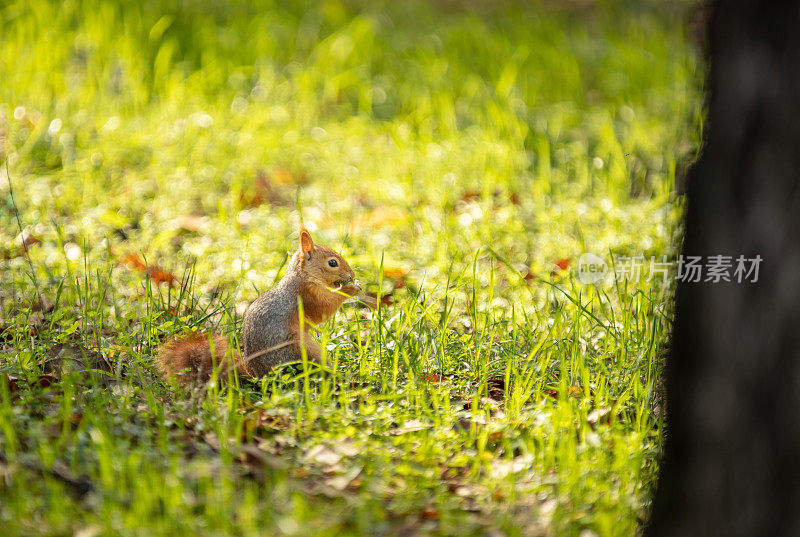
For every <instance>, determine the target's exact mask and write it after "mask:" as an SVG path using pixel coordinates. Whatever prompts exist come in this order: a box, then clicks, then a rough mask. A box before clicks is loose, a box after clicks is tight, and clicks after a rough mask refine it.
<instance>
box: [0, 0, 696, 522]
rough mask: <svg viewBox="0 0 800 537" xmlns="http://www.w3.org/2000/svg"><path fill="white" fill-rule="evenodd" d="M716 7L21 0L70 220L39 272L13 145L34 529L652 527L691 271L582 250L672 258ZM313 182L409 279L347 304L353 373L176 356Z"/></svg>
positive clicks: (9, 293) (338, 342) (1, 88)
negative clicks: (596, 259)
mask: <svg viewBox="0 0 800 537" xmlns="http://www.w3.org/2000/svg"><path fill="white" fill-rule="evenodd" d="M395 4H401V5H395ZM471 9H473V11H471ZM689 9H690V6H689V5H686V6H681V7H679V8H675V7H666V6H661V5H659V4H650V3H644V4H642V3H615V4H608V5H607V4H604V3H598V4H594V3H579V2H576V3H574V4H567V5H565V6H559V5H557V4H556V3H553V4H549V3H548V4H544V5H538V6H537V5H533V6H526V5H525V4H520V5H518V4H516V3H513V2H509V3H506V2H501V3H498V4H496V5H495V4H494V3H483V2H464V3H463V5H462V3H460V2H438V3H437V2H411V3H408V4H407V3H402V2H398V3H394V2H391V3H389V2H387V3H386V4H385V5H383V6H380V5H379V4H377V3H373V2H357V1H347V2H337V1H327V2H308V3H307V5H300V3H298V2H291V3H286V2H274V3H273V2H231V3H230V4H228V5H225V6H223V5H221V4H217V3H210V2H189V1H186V2H159V1H152V2H147V3H140V2H132V1H129V2H106V1H99V0H85V1H70V0H67V1H65V2H46V1H44V0H25V1H11V2H3V3H2V4H0V35H2V41H0V79H2V82H0V157H1V158H2V160H3V161H6V162H7V166H8V168H7V169H8V174H9V175H10V184H11V185H13V187H14V194H15V196H14V197H15V201H16V206H17V207H18V208H19V217H20V219H21V221H22V225H23V226H25V227H26V228H27V232H28V233H30V234H31V235H32V236H34V237H35V238H36V239H38V241H40V242H35V241H29V242H31V244H30V247H29V250H30V259H31V262H32V264H33V266H34V270H35V278H33V277H32V274H31V270H30V268H29V265H28V261H27V259H26V257H25V256H24V255H22V250H21V246H20V245H21V242H20V238H18V237H17V235H18V233H19V229H18V228H17V221H16V217H15V210H14V204H12V201H11V196H10V189H9V180H8V179H9V178H8V177H7V176H6V171H5V167H4V169H3V171H1V172H0V204H1V205H0V319H1V320H0V332H1V333H2V335H0V457H2V458H0V525H2V527H4V528H5V533H6V534H8V535H31V534H41V535H73V534H74V535H82V536H84V537H85V536H89V535H148V536H149V535H186V534H200V535H272V534H286V535H334V534H337V535H346V534H352V535H409V534H431V535H470V534H475V535H485V534H488V535H509V536H511V535H584V536H585V535H591V534H587V533H584V532H586V531H591V532H594V533H596V534H598V535H631V534H634V533H635V532H636V531H637V528H638V527H639V526H640V524H641V521H642V520H643V519H644V518H645V517H646V515H647V511H648V506H649V504H650V499H651V496H652V490H653V487H654V484H655V478H656V474H657V471H658V457H659V453H660V450H661V446H662V441H663V430H664V415H663V411H662V410H661V402H660V401H661V391H660V390H661V389H660V384H659V380H658V379H659V374H660V371H661V368H662V364H663V357H664V354H665V346H666V344H667V340H668V336H669V331H670V319H671V311H672V305H671V293H672V287H673V286H672V284H671V283H669V282H667V283H665V282H663V281H660V280H658V279H655V280H653V281H651V282H647V281H646V280H645V279H642V280H641V281H638V282H627V283H626V282H620V283H619V284H618V285H615V284H613V283H612V282H611V281H610V280H608V281H607V282H606V283H605V284H604V285H602V286H599V287H594V286H586V285H583V284H581V283H579V282H578V281H577V279H576V278H575V275H574V273H573V272H571V271H569V270H567V271H560V272H558V273H556V274H551V271H552V269H553V263H554V262H555V261H557V260H560V259H572V260H573V268H574V264H575V263H576V262H577V259H578V257H579V256H580V255H581V254H582V253H583V252H587V251H590V252H595V253H597V254H600V255H602V256H604V257H606V258H607V259H608V260H609V261H610V260H611V255H612V254H614V255H629V256H630V255H644V256H647V257H649V256H661V255H668V256H674V252H675V250H676V246H677V242H678V237H679V234H680V229H679V222H680V216H681V214H682V201H681V198H680V196H679V195H678V194H677V193H676V178H677V177H679V176H680V174H681V172H682V170H683V169H685V166H686V164H687V162H688V161H689V160H690V159H691V158H692V157H693V155H694V154H695V153H696V151H697V149H698V145H699V139H700V136H701V129H702V117H703V109H702V93H701V92H702V87H701V80H702V70H703V66H702V65H701V64H700V63H699V60H698V59H697V55H696V52H695V51H694V50H693V49H692V47H691V45H690V44H689V39H688V36H687V32H686V31H685V30H684V29H683V24H684V22H685V21H686V20H688V16H687V13H686V11H687V10H689ZM298 187H299V191H298ZM298 201H299V203H300V205H301V206H302V216H303V221H304V223H305V225H306V226H307V227H308V228H309V229H310V230H311V231H312V233H313V234H314V235H315V239H316V240H317V242H319V243H322V244H327V245H330V246H332V247H334V248H336V249H338V250H341V251H342V252H343V254H344V255H345V257H346V258H347V259H348V260H349V261H350V264H351V265H352V266H353V267H354V268H356V272H357V276H358V277H359V279H361V280H362V282H364V283H365V284H366V285H367V287H368V290H369V291H370V292H372V293H375V294H387V295H389V296H390V300H387V301H386V302H391V303H388V304H384V306H383V307H381V308H380V309H379V310H377V311H374V310H371V309H368V308H366V307H363V306H360V305H358V304H349V305H346V306H345V307H343V308H342V310H341V312H340V313H339V314H337V316H336V318H335V319H334V320H332V321H331V322H329V323H327V324H326V325H325V326H324V327H323V329H322V332H321V335H320V339H321V341H322V342H323V343H325V345H326V346H327V348H328V358H329V360H330V361H331V362H332V366H331V368H330V370H329V371H327V372H324V371H319V370H318V369H317V368H315V367H313V366H308V367H302V366H288V367H285V368H282V369H280V370H278V371H275V372H274V373H271V374H270V375H269V376H268V377H266V378H264V379H263V380H261V381H259V382H254V383H249V382H244V381H243V382H241V383H238V384H237V385H235V386H231V387H222V388H220V387H217V386H212V387H211V388H210V389H209V390H207V391H205V390H200V391H194V392H186V391H181V390H179V389H177V388H175V387H173V386H169V385H166V384H164V383H163V382H161V381H160V380H159V379H158V378H157V377H156V375H155V372H154V368H153V355H154V353H155V352H156V351H157V348H158V346H159V345H160V344H161V342H162V341H164V340H165V339H166V338H169V337H172V336H174V335H180V334H186V333H189V332H192V331H196V330H221V331H223V332H225V333H227V334H229V335H230V336H231V337H232V338H234V339H235V338H236V337H237V331H238V328H239V327H240V326H241V320H242V315H243V312H244V308H245V307H246V305H247V304H248V302H249V301H251V300H253V299H254V298H255V297H256V296H257V295H258V292H259V291H264V290H266V289H268V288H269V287H270V286H271V285H273V284H274V282H276V281H277V279H278V278H280V276H281V275H282V274H283V271H284V262H285V259H286V251H287V250H290V249H293V248H294V247H295V241H296V240H297V230H298V226H299V224H300V214H299V212H298V211H297V202H298ZM137 260H139V261H142V262H143V263H146V264H147V265H148V267H149V268H150V269H151V270H150V272H147V271H144V270H141V269H137V268H136V262H137ZM154 267H157V268H158V269H159V270H162V271H165V272H167V273H171V274H173V275H174V276H175V277H176V282H175V285H173V286H169V285H167V284H166V283H161V284H159V283H158V282H159V281H160V280H163V279H164V274H163V273H159V272H157V271H154V270H153V268H154ZM148 274H150V275H151V276H152V277H148ZM525 276H527V278H525ZM34 282H35V283H36V285H34ZM37 287H38V293H40V294H41V295H42V297H43V298H44V299H45V301H46V302H47V303H48V304H50V305H52V308H49V307H48V308H45V309H44V310H41V309H40V308H39V309H37V308H35V307H32V304H34V303H35V297H36V294H37ZM595 411H599V414H600V417H599V418H598V412H595Z"/></svg>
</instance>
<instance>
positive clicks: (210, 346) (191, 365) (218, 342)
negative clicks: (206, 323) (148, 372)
mask: <svg viewBox="0 0 800 537" xmlns="http://www.w3.org/2000/svg"><path fill="white" fill-rule="evenodd" d="M215 368H216V370H217V371H218V376H219V378H221V379H226V378H227V377H228V374H229V373H231V372H232V371H233V370H236V372H237V374H239V375H242V376H249V373H248V371H247V366H246V364H243V363H242V361H241V356H240V354H239V351H238V350H236V349H229V346H228V340H227V338H226V337H225V336H222V335H220V334H214V335H213V336H211V338H210V342H209V335H208V334H195V335H192V336H190V337H188V338H186V339H183V340H178V341H172V342H170V343H169V344H167V345H166V346H165V347H163V348H162V349H161V351H160V352H159V353H158V355H157V356H156V369H157V370H158V372H159V373H160V374H161V376H162V377H164V378H165V379H174V380H176V381H177V382H179V383H181V384H192V383H196V382H208V380H209V379H210V378H211V374H212V372H213V371H214V369H215Z"/></svg>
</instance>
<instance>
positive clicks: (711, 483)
mask: <svg viewBox="0 0 800 537" xmlns="http://www.w3.org/2000/svg"><path fill="white" fill-rule="evenodd" d="M709 39H710V43H709V44H710V55H711V58H710V61H711V66H710V75H709V86H710V89H711V95H710V101H709V110H708V122H707V124H706V126H707V130H706V134H707V137H706V146H705V149H704V151H703V154H702V156H701V158H700V160H699V161H698V162H697V164H696V165H695V167H694V168H693V169H692V170H691V171H690V173H689V178H688V184H687V197H688V212H687V215H686V235H685V239H684V246H683V254H684V256H686V255H700V256H704V262H706V266H707V260H708V256H712V255H717V254H723V255H728V256H733V259H734V265H735V260H736V258H737V257H738V256H739V255H744V257H745V258H750V259H751V258H755V257H756V256H759V255H760V256H761V258H762V259H763V261H762V263H761V265H760V273H759V277H758V281H757V282H755V283H753V282H752V281H748V282H742V283H737V282H735V281H733V282H730V283H725V282H721V283H711V282H701V283H689V282H680V283H679V284H678V289H677V297H676V300H677V302H676V319H675V330H674V337H673V345H672V350H671V354H670V356H669V357H668V360H667V366H666V386H667V420H668V426H667V431H666V443H665V453H664V458H663V465H662V469H661V474H660V477H659V483H658V489H657V491H656V494H655V499H654V505H653V509H652V516H651V520H650V524H649V526H648V527H647V528H646V531H645V533H646V534H647V535H650V536H652V537H661V536H667V535H670V536H680V537H687V536H692V535H723V536H737V535H748V536H766V535H800V6H798V4H794V5H792V6H788V5H784V4H782V3H767V2H764V3H761V2H755V1H748V2H743V3H740V4H735V5H728V4H726V3H721V2H720V3H718V4H717V5H716V6H714V8H713V9H712V13H711V19H710V26H709ZM703 279H705V275H704V278H703ZM750 280H752V276H751V278H750Z"/></svg>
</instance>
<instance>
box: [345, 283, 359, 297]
mask: <svg viewBox="0 0 800 537" xmlns="http://www.w3.org/2000/svg"><path fill="white" fill-rule="evenodd" d="M361 291H362V289H361V282H359V281H358V280H353V281H351V282H348V283H346V284H345V285H343V286H342V292H343V293H346V294H348V295H350V296H355V295H358V294H360V293H361Z"/></svg>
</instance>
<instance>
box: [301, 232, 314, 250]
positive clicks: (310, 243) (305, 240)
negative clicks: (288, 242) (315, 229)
mask: <svg viewBox="0 0 800 537" xmlns="http://www.w3.org/2000/svg"><path fill="white" fill-rule="evenodd" d="M300 249H301V250H303V251H304V252H305V253H306V255H311V252H312V251H314V240H313V239H312V238H311V233H309V232H308V230H307V229H306V228H303V229H301V230H300Z"/></svg>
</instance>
